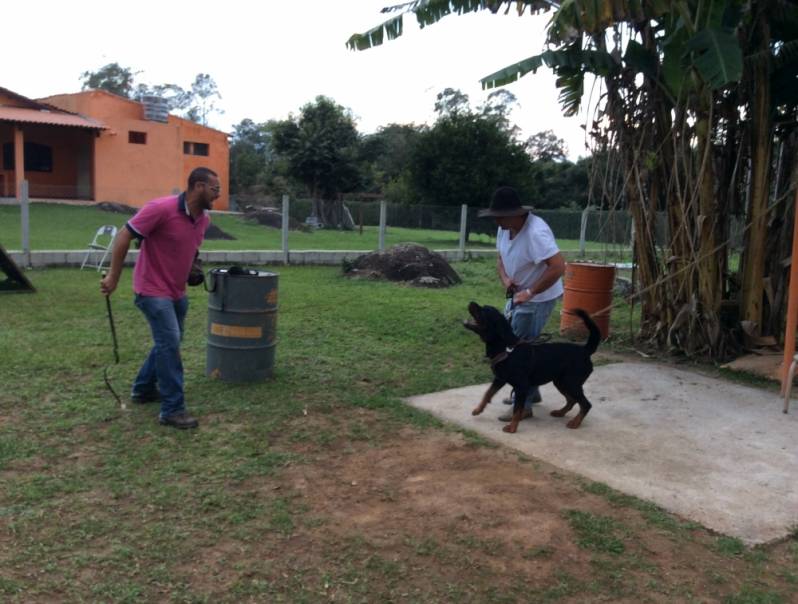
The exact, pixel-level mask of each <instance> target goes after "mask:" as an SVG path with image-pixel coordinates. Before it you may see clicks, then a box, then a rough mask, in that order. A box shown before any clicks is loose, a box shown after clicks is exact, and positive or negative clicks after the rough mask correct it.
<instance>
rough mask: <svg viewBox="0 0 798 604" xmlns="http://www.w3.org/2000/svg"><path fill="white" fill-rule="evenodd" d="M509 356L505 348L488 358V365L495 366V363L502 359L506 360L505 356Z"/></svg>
mask: <svg viewBox="0 0 798 604" xmlns="http://www.w3.org/2000/svg"><path fill="white" fill-rule="evenodd" d="M509 356H510V353H509V352H507V351H506V350H502V351H501V352H500V353H499V354H497V355H496V356H494V357H491V358H490V366H491V367H496V365H498V364H499V363H501V362H502V361H506V360H507V357H509Z"/></svg>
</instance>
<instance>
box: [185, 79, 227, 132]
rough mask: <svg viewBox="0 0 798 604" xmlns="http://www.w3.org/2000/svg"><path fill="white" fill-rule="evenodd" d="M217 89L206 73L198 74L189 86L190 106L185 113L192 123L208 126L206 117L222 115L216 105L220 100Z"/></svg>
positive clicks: (214, 82)
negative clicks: (215, 114) (216, 114)
mask: <svg viewBox="0 0 798 604" xmlns="http://www.w3.org/2000/svg"><path fill="white" fill-rule="evenodd" d="M221 98H222V95H221V94H219V87H218V86H217V85H216V81H215V80H214V79H213V78H212V77H211V76H210V75H208V74H207V73H198V74H197V77H196V78H194V82H192V84H191V101H192V102H191V104H190V106H189V107H188V110H187V112H186V117H187V118H188V119H190V120H191V121H193V122H197V123H198V124H202V125H203V126H207V125H208V117H209V116H210V115H212V114H214V113H218V114H221V113H224V112H223V111H222V110H221V109H219V108H218V107H217V105H216V101H218V100H221Z"/></svg>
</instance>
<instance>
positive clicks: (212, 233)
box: [205, 223, 235, 239]
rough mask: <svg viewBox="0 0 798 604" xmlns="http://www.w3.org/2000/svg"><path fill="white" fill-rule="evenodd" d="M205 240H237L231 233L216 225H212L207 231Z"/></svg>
mask: <svg viewBox="0 0 798 604" xmlns="http://www.w3.org/2000/svg"><path fill="white" fill-rule="evenodd" d="M205 239H235V237H233V236H232V235H231V234H230V233H225V232H224V231H223V230H222V229H220V228H219V227H218V226H216V225H215V224H213V223H211V224H209V225H208V228H207V229H206V230H205Z"/></svg>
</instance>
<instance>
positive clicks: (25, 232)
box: [19, 180, 32, 268]
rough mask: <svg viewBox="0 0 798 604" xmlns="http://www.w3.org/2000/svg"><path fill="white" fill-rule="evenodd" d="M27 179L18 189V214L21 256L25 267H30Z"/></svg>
mask: <svg viewBox="0 0 798 604" xmlns="http://www.w3.org/2000/svg"><path fill="white" fill-rule="evenodd" d="M28 191H29V188H28V181H27V180H23V181H22V188H21V190H20V197H19V207H20V216H21V219H22V258H23V263H24V264H25V267H26V268H31V266H32V265H31V255H30V197H29V193H28Z"/></svg>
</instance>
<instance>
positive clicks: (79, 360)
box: [0, 260, 798, 604]
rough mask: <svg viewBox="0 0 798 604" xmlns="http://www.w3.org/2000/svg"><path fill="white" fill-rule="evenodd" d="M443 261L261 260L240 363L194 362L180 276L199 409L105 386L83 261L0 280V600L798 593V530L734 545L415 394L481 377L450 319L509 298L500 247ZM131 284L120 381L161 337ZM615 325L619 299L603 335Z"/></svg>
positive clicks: (469, 342)
mask: <svg viewBox="0 0 798 604" xmlns="http://www.w3.org/2000/svg"><path fill="white" fill-rule="evenodd" d="M454 267H455V269H456V270H457V271H458V272H459V273H460V275H461V276H462V277H463V281H464V282H463V284H461V285H459V286H456V287H453V288H449V289H435V290H425V289H414V288H409V287H404V286H401V285H397V284H391V283H382V282H372V281H349V280H347V279H345V278H343V277H342V276H341V275H340V270H339V269H337V268H335V267H279V268H276V269H274V270H276V272H278V273H279V275H280V277H279V294H280V301H279V304H280V306H279V315H278V316H279V318H278V327H277V333H278V344H277V359H276V364H275V378H274V379H273V380H272V381H269V382H266V383H261V384H250V385H230V384H223V383H219V382H216V381H213V380H210V379H208V378H206V377H205V376H204V364H205V330H206V325H205V322H206V320H207V319H206V317H207V314H206V307H207V298H206V294H205V292H204V291H203V290H202V289H201V288H199V289H196V288H194V289H191V290H190V301H191V305H192V308H191V310H190V311H189V315H188V320H187V325H186V336H185V341H184V346H183V362H184V365H185V369H186V377H187V379H186V396H187V401H188V405H189V408H190V410H191V411H193V413H194V414H195V415H196V416H197V417H198V418H199V420H200V428H199V429H198V430H196V431H190V432H178V431H175V430H172V429H169V428H162V427H160V426H158V425H157V422H156V414H157V409H156V408H155V407H152V406H135V407H133V408H129V409H128V410H127V411H121V410H119V409H118V407H117V406H116V404H115V401H114V400H113V398H112V397H111V395H110V394H109V392H108V391H107V390H106V388H105V386H104V384H103V379H102V375H103V367H104V366H105V365H106V364H108V363H110V362H111V361H112V358H113V357H112V347H111V336H110V331H109V327H108V319H107V316H106V309H105V303H104V300H103V298H102V297H101V296H100V294H99V291H98V279H97V275H96V274H95V273H92V272H89V271H83V272H81V271H78V270H75V269H48V270H37V271H32V272H29V273H28V277H29V278H30V280H31V281H32V282H33V283H34V285H35V286H36V287H37V290H38V291H37V293H35V294H6V295H2V296H0V333H1V334H2V338H0V383H1V384H2V389H0V484H2V489H0V601H2V602H20V603H26V604H27V603H30V602H213V603H216V602H308V603H315V602H333V601H334V602H419V603H427V602H508V603H509V602H568V603H581V602H598V601H603V602H629V603H631V602H635V603H637V602H725V603H729V604H742V603H765V602H768V603H770V602H784V603H787V602H794V601H796V597H797V595H798V540H796V539H792V540H788V541H786V542H784V543H780V544H776V545H773V546H768V547H763V548H756V549H747V548H745V547H744V546H743V545H742V544H741V543H740V542H739V541H737V540H735V539H730V538H727V537H724V536H722V535H716V534H713V533H710V532H709V531H707V530H705V529H703V528H701V527H700V526H697V525H695V524H693V523H690V522H686V521H684V520H683V519H680V518H677V517H674V516H671V515H670V514H667V513H665V512H664V511H662V510H661V509H659V508H657V507H656V506H653V505H651V504H649V503H647V502H645V501H641V500H638V499H635V498H633V497H628V496H626V495H623V494H621V493H618V492H615V491H612V490H611V489H609V488H608V487H607V486H606V485H602V484H600V483H592V482H589V481H586V480H584V479H582V478H580V477H579V476H576V475H573V474H569V473H567V472H564V471H562V470H558V469H557V468H554V467H552V466H549V465H547V464H544V463H542V462H539V461H537V460H534V459H529V458H526V457H523V456H520V455H518V454H517V453H514V452H512V451H508V450H506V449H504V448H500V447H496V446H493V445H491V444H490V443H488V442H486V441H484V440H483V439H481V438H479V437H477V436H476V435H475V434H473V433H470V432H468V431H461V430H456V429H453V428H451V427H447V426H444V425H442V424H441V423H440V422H438V421H437V420H435V419H434V418H432V417H431V416H429V415H426V414H424V413H422V412H419V411H417V410H414V409H412V408H410V407H408V406H406V405H404V404H403V403H402V402H401V398H402V397H405V396H408V395H412V394H420V393H425V392H431V391H435V390H440V389H444V388H453V387H459V386H463V385H468V384H475V383H485V382H487V381H489V377H488V376H489V374H490V370H489V367H488V365H487V364H485V363H484V362H483V361H482V359H481V355H482V354H483V349H482V347H481V345H480V344H479V342H478V341H477V339H476V338H475V337H474V336H473V334H471V333H470V332H468V331H466V330H465V329H463V327H462V326H461V321H462V320H463V319H464V318H465V317H466V314H467V313H466V304H467V302H468V301H469V300H472V299H473V300H478V301H480V302H482V303H493V304H498V303H500V302H501V300H502V292H501V290H500V288H499V287H498V284H497V280H496V278H495V273H494V271H495V269H494V265H493V262H491V261H489V260H482V261H472V262H468V263H457V264H455V265H454ZM131 296H132V293H131V285H130V271H129V270H126V271H125V274H124V275H123V279H122V281H121V284H120V289H119V290H118V291H117V293H115V294H114V296H113V299H112V303H113V310H114V318H115V321H116V329H117V333H118V337H119V343H120V356H121V362H120V364H119V365H115V366H112V367H111V368H110V371H109V373H110V378H111V381H112V383H113V384H114V386H115V388H116V389H117V390H118V391H119V392H120V393H121V394H125V393H126V392H127V390H128V387H129V383H130V381H131V379H132V378H133V376H134V373H135V371H136V370H137V368H138V366H139V364H140V362H141V361H142V360H143V357H144V355H145V354H146V352H147V350H148V347H149V345H150V344H149V334H148V330H147V327H146V323H145V321H144V319H143V318H142V317H141V316H140V314H139V312H138V311H137V310H136V309H135V308H134V307H133V304H132V301H131ZM556 315H557V313H555V315H554V316H552V319H551V321H550V323H549V325H548V331H551V332H556V329H557V323H558V319H557V316H556ZM632 323H633V324H634V319H633V320H632ZM628 324H629V316H628V311H627V309H624V308H619V309H616V310H615V311H614V314H613V329H614V333H615V335H614V336H613V337H612V338H611V340H610V342H609V343H607V344H605V345H604V346H602V348H601V349H600V353H602V354H607V351H613V350H614V352H615V353H616V354H620V353H623V351H624V350H626V345H627V342H626V339H625V338H626V334H627V332H628ZM602 351H603V352H602ZM599 357H600V355H599ZM599 360H601V359H600V358H599ZM605 360H606V359H605ZM598 404H599V405H600V403H598ZM586 429H589V428H586ZM563 432H564V436H569V437H572V436H573V433H571V431H566V430H564V431H563ZM762 513H767V511H766V510H763V512H762Z"/></svg>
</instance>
